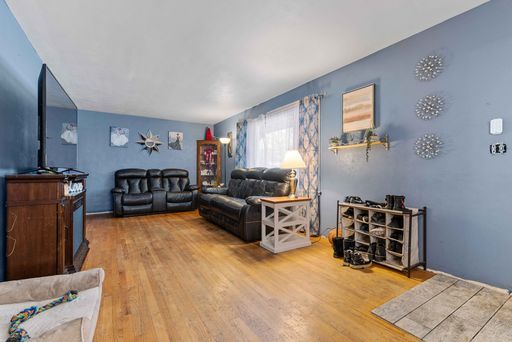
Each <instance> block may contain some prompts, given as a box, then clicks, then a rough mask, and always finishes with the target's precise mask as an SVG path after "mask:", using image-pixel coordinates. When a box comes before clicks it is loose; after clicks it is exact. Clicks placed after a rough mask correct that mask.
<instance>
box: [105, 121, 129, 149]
mask: <svg viewBox="0 0 512 342" xmlns="http://www.w3.org/2000/svg"><path fill="white" fill-rule="evenodd" d="M129 137H130V130H129V129H128V128H122V127H114V126H111V127H110V146H113V147H125V148H127V147H128V141H129Z"/></svg>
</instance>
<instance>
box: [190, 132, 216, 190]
mask: <svg viewBox="0 0 512 342" xmlns="http://www.w3.org/2000/svg"><path fill="white" fill-rule="evenodd" d="M220 155H221V147H220V141H217V140H198V141H197V159H196V160H197V186H199V188H200V189H201V187H203V186H219V185H220V183H221V170H220V163H221V159H220V158H221V157H220Z"/></svg>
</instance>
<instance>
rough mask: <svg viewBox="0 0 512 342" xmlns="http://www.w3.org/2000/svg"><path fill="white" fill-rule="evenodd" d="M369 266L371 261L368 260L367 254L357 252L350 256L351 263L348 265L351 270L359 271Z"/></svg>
mask: <svg viewBox="0 0 512 342" xmlns="http://www.w3.org/2000/svg"><path fill="white" fill-rule="evenodd" d="M371 265H372V261H371V260H370V257H369V256H368V253H364V252H359V251H357V252H354V253H353V254H352V262H351V263H350V267H351V268H355V269H361V268H367V267H370V266H371Z"/></svg>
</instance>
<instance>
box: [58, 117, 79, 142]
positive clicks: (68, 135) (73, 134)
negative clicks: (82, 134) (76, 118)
mask: <svg viewBox="0 0 512 342" xmlns="http://www.w3.org/2000/svg"><path fill="white" fill-rule="evenodd" d="M60 140H61V143H62V144H63V145H76V144H78V130H77V126H76V123H74V122H64V123H63V124H62V132H61V134H60Z"/></svg>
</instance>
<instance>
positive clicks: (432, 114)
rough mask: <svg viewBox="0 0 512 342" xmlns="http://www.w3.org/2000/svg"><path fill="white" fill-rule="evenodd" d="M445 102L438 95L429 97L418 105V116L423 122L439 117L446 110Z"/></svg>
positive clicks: (421, 100)
mask: <svg viewBox="0 0 512 342" xmlns="http://www.w3.org/2000/svg"><path fill="white" fill-rule="evenodd" d="M444 105H445V100H444V98H442V97H441V96H438V95H427V96H425V97H424V98H422V99H420V100H419V101H418V102H417V103H416V116H417V117H418V118H420V119H422V120H431V119H433V118H436V117H438V116H439V115H440V114H441V113H442V112H443V110H444Z"/></svg>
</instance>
